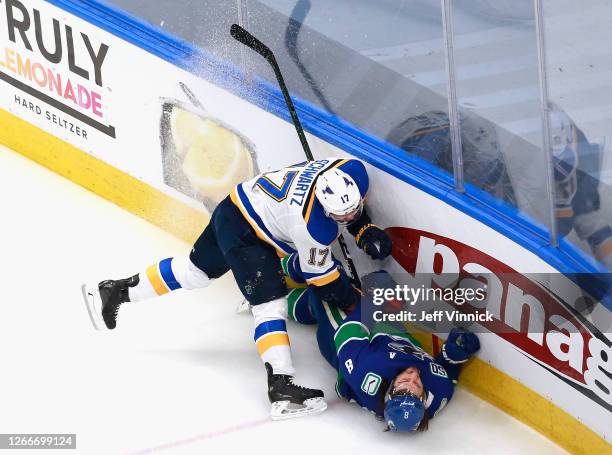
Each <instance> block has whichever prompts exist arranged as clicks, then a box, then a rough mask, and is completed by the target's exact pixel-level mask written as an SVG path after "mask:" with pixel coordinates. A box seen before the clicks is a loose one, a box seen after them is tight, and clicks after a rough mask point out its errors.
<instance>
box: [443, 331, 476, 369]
mask: <svg viewBox="0 0 612 455" xmlns="http://www.w3.org/2000/svg"><path fill="white" fill-rule="evenodd" d="M479 349H480V341H478V337H477V336H476V335H475V334H473V333H472V332H470V331H469V330H468V329H464V328H462V327H455V328H453V330H451V331H450V333H449V334H448V339H447V340H446V341H445V342H444V345H443V346H442V355H443V356H444V359H446V361H447V362H449V363H463V362H467V361H468V360H469V359H470V357H472V356H473V355H474V354H476V353H477V352H478V350H479Z"/></svg>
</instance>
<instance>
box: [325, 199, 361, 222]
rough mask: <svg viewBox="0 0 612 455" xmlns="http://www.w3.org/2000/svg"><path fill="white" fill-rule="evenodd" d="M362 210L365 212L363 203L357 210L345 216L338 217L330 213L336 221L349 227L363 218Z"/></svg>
mask: <svg viewBox="0 0 612 455" xmlns="http://www.w3.org/2000/svg"><path fill="white" fill-rule="evenodd" d="M362 210H363V203H361V204H359V207H357V208H356V209H355V210H353V211H352V212H349V213H347V214H345V215H336V214H335V213H330V214H329V216H330V217H331V218H332V219H333V220H334V221H336V222H338V223H340V224H342V225H343V226H346V225H349V224H351V223H353V222H355V221H357V219H358V218H359V217H360V216H361V212H362Z"/></svg>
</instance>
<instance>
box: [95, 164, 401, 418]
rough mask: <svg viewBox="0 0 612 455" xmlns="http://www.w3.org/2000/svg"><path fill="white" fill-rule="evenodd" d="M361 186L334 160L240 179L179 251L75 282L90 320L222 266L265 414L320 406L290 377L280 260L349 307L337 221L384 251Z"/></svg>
mask: <svg viewBox="0 0 612 455" xmlns="http://www.w3.org/2000/svg"><path fill="white" fill-rule="evenodd" d="M368 190H369V178H368V174H367V171H366V168H365V166H364V164H363V163H362V162H360V161H358V160H355V159H343V158H325V159H320V160H316V161H308V162H303V163H299V164H295V165H293V166H289V167H286V168H283V169H280V170H278V171H274V172H268V173H264V174H260V175H258V176H256V177H254V178H253V179H251V180H249V181H246V182H243V183H241V184H239V185H237V186H236V187H235V188H234V190H233V191H232V192H231V194H230V195H229V196H228V197H227V198H225V199H224V200H223V201H222V202H220V203H219V205H218V206H217V207H216V208H215V210H214V211H213V213H212V216H211V220H210V222H209V224H208V226H207V227H206V229H205V230H204V232H203V233H202V234H201V235H200V237H199V238H198V239H197V240H196V242H195V244H194V246H193V249H192V250H191V253H190V254H189V255H188V256H187V255H185V256H175V257H172V258H167V259H164V260H162V261H160V262H158V263H155V264H153V265H151V266H150V267H148V268H147V269H146V270H144V271H143V272H141V273H139V274H137V275H134V276H132V277H130V278H126V279H122V280H105V281H102V282H100V283H97V284H93V285H84V286H83V296H84V299H85V302H86V305H87V308H88V311H89V314H90V317H91V319H92V322H93V323H94V326H96V328H105V327H106V328H108V329H114V328H115V326H116V318H117V312H118V310H119V307H120V305H121V304H123V303H125V302H129V301H141V300H145V299H149V298H151V297H155V296H158V295H162V294H165V293H167V292H170V291H175V290H178V289H196V288H202V287H205V286H207V285H208V284H209V283H210V282H211V281H212V280H214V279H216V278H218V277H220V276H222V275H224V274H225V273H226V272H228V271H229V270H231V271H232V272H233V275H234V278H235V279H236V282H237V284H238V287H239V288H240V290H241V291H242V293H243V295H244V297H245V299H246V300H247V301H248V302H249V304H250V305H251V309H252V313H253V317H254V320H255V329H254V331H255V335H254V339H255V344H256V346H257V349H258V351H259V354H260V356H261V358H262V361H263V362H264V364H265V367H266V371H267V373H268V397H269V398H270V401H271V402H272V411H271V414H272V418H273V419H282V418H288V417H297V416H301V415H305V414H311V413H318V412H322V411H323V410H325V408H326V404H325V402H324V401H323V392H322V391H320V390H316V389H308V388H305V387H301V386H298V385H296V384H295V383H294V382H293V376H294V373H295V370H294V367H293V362H292V359H291V351H290V347H289V336H288V334H287V328H286V319H287V293H288V290H287V285H286V282H285V278H284V275H283V272H282V269H281V265H280V261H279V257H283V256H287V255H290V254H292V253H299V258H300V259H299V260H300V267H301V270H302V273H303V276H304V277H305V280H306V282H307V283H308V285H309V286H310V287H312V288H313V292H314V293H315V294H316V295H317V296H318V297H319V298H321V299H322V300H325V301H327V302H332V303H333V304H334V305H336V306H338V307H345V306H349V305H354V304H355V303H356V302H357V301H358V293H357V291H356V290H355V289H354V288H353V287H352V285H351V283H350V280H349V279H348V278H347V277H346V275H344V274H341V273H340V271H339V270H338V267H337V265H336V262H335V261H334V259H333V257H332V254H331V246H332V244H333V243H334V241H335V240H336V239H337V238H338V235H339V233H340V229H341V227H342V226H346V227H347V230H348V231H349V232H350V233H351V234H352V235H353V236H355V240H356V243H357V245H358V246H359V247H360V248H361V249H363V250H364V251H365V252H366V253H367V254H369V255H370V256H371V257H372V258H374V259H382V258H384V257H386V256H387V255H389V253H390V252H391V240H390V239H389V237H388V236H387V235H386V234H385V232H384V231H383V230H382V229H380V228H378V227H377V226H375V225H374V224H373V223H372V222H371V220H370V218H369V216H368V214H367V212H366V210H365V209H364V199H365V198H366V195H367V193H368Z"/></svg>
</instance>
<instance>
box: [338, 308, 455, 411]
mask: <svg viewBox="0 0 612 455" xmlns="http://www.w3.org/2000/svg"><path fill="white" fill-rule="evenodd" d="M359 313H360V312H359V311H355V312H354V313H353V314H351V315H350V316H349V317H347V318H346V319H345V320H344V321H343V323H342V325H340V327H339V328H338V329H337V330H336V333H335V335H334V342H335V345H336V352H337V355H338V367H337V369H338V382H337V384H336V391H337V393H338V395H340V396H341V397H343V398H346V399H347V400H353V401H355V402H357V403H358V404H359V405H361V406H362V407H364V408H366V409H368V410H370V411H372V412H374V413H375V414H376V415H377V416H378V417H381V416H382V414H383V406H384V395H385V394H386V392H387V389H388V387H389V386H390V384H391V383H392V382H393V379H394V378H395V377H396V376H397V375H398V374H399V373H401V372H402V371H403V370H405V369H406V368H408V367H416V368H418V370H419V372H420V376H421V382H422V383H423V387H424V388H425V391H426V393H427V396H426V400H425V408H426V409H427V413H428V414H429V417H430V418H433V417H435V415H436V414H437V413H438V412H440V411H441V410H442V409H443V408H444V407H445V406H446V404H447V403H448V402H449V401H450V399H451V398H452V396H453V388H454V385H455V384H456V382H457V379H458V376H459V370H460V365H456V364H451V363H449V362H447V361H446V360H445V359H444V357H443V356H442V354H439V355H437V356H436V358H435V359H434V358H433V357H431V356H430V355H429V354H427V353H426V352H425V351H424V350H423V349H422V348H421V347H420V346H419V345H418V342H417V341H416V340H413V339H411V337H410V336H409V335H408V334H406V333H403V334H402V333H398V334H393V335H391V334H388V333H385V332H384V326H374V327H373V329H372V331H370V330H369V329H368V328H367V327H366V326H365V325H364V324H362V323H361V322H360V320H359V318H360V314H359ZM381 330H383V331H381Z"/></svg>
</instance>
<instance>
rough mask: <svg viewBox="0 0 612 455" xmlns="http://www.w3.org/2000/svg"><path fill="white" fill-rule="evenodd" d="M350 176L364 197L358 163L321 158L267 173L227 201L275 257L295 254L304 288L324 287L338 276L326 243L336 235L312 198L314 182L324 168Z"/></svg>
mask: <svg viewBox="0 0 612 455" xmlns="http://www.w3.org/2000/svg"><path fill="white" fill-rule="evenodd" d="M332 168H339V169H341V170H342V171H344V172H346V173H347V174H349V175H350V176H351V177H352V178H353V180H355V183H357V186H358V187H359V191H360V193H361V196H362V197H363V198H365V196H366V194H367V191H368V186H369V181H368V174H367V172H366V169H365V166H364V165H363V163H362V162H361V161H359V160H355V159H343V158H325V159H321V160H316V161H307V162H303V163H299V164H295V165H293V166H289V167H286V168H284V169H280V170H278V171H274V172H267V173H264V174H260V175H258V176H256V177H254V178H253V179H251V180H248V181H246V182H243V183H241V184H239V185H238V186H236V188H234V190H233V191H232V193H231V194H230V197H231V199H232V201H233V202H234V204H236V206H238V208H239V209H240V211H241V212H242V215H243V216H244V217H245V219H246V220H247V221H248V222H249V224H250V225H251V226H252V227H253V229H254V230H255V232H256V234H257V236H258V237H259V238H260V239H261V240H263V241H265V242H266V243H268V244H270V245H272V246H273V247H274V248H275V249H276V251H277V253H278V255H279V256H280V257H283V256H285V255H288V254H291V253H294V252H297V253H298V255H299V258H300V266H301V269H302V272H303V273H304V277H305V278H306V281H307V282H308V284H312V285H315V286H324V285H326V284H328V283H331V282H332V281H334V280H335V279H336V278H338V276H339V271H338V269H337V267H336V265H335V264H334V262H333V260H332V256H331V248H330V246H331V244H332V243H333V242H334V241H335V240H336V239H337V238H338V235H339V233H340V230H339V226H338V224H337V223H336V222H335V221H334V220H332V219H331V218H328V217H327V216H326V215H325V212H324V210H323V207H322V206H321V204H320V203H319V201H318V200H317V198H316V196H315V183H316V180H317V177H318V176H319V175H320V174H321V173H323V172H325V171H326V170H328V169H332Z"/></svg>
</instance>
